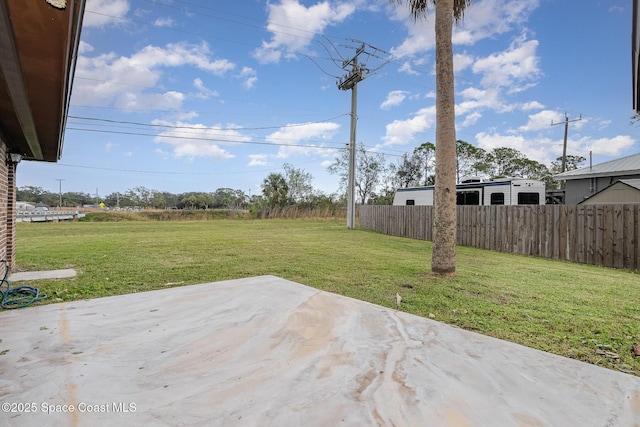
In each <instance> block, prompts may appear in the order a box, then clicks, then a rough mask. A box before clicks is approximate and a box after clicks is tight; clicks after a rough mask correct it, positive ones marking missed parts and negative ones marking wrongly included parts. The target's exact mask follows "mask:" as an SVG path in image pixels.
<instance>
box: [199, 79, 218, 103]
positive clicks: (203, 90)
mask: <svg viewBox="0 0 640 427" xmlns="http://www.w3.org/2000/svg"><path fill="white" fill-rule="evenodd" d="M193 87H195V88H196V89H197V90H198V91H197V92H196V93H195V94H194V95H193V96H195V97H196V98H199V99H209V98H211V97H217V96H219V95H220V94H219V93H218V92H217V91H215V90H211V89H209V88H208V87H206V86H205V85H204V82H203V81H202V79H201V78H196V79H194V80H193Z"/></svg>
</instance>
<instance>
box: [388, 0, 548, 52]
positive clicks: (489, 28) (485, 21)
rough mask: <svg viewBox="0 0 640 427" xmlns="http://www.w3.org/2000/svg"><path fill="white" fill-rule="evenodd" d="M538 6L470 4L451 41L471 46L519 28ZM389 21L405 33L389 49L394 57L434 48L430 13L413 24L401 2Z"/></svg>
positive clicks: (502, 0) (494, 0)
mask: <svg viewBox="0 0 640 427" xmlns="http://www.w3.org/2000/svg"><path fill="white" fill-rule="evenodd" d="M539 4H540V1H539V0H520V1H510V0H479V1H474V2H472V3H471V5H470V6H469V7H468V8H467V9H466V12H465V14H464V20H463V21H462V22H461V23H460V25H457V26H454V29H453V34H452V41H453V43H454V45H473V44H475V43H477V42H478V41H480V40H483V39H486V38H490V37H494V36H496V35H499V34H504V33H507V32H509V31H511V30H513V29H514V28H521V27H522V25H523V24H524V23H525V22H526V21H527V20H528V18H529V15H530V14H531V13H532V12H533V11H534V10H535V9H536V8H537V7H538V5H539ZM429 5H431V4H430V3H429ZM431 12H433V10H431ZM391 19H394V20H397V21H402V22H403V23H404V25H405V27H406V28H407V32H408V33H409V36H408V37H407V38H406V39H405V40H404V41H403V42H402V43H401V44H400V46H398V47H396V48H394V49H392V52H393V53H394V54H395V55H397V56H400V57H403V56H412V55H416V54H418V53H421V52H425V51H428V50H431V49H433V47H434V46H435V31H434V23H435V16H434V15H433V13H430V14H429V16H427V19H426V20H420V21H417V22H416V21H415V20H414V19H413V17H412V16H411V14H410V13H409V8H408V7H406V5H405V4H404V3H403V4H402V5H399V6H398V7H395V8H394V9H393V12H392V17H391Z"/></svg>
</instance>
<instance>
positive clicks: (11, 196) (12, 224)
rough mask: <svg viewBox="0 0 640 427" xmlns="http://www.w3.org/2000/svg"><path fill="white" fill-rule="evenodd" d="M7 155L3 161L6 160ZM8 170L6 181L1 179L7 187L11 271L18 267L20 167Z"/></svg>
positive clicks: (8, 244)
mask: <svg viewBox="0 0 640 427" xmlns="http://www.w3.org/2000/svg"><path fill="white" fill-rule="evenodd" d="M6 158H7V156H6V154H5V155H4V156H3V157H2V159H6ZM2 163H4V164H5V168H6V169H7V174H6V180H5V179H3V178H0V180H3V181H5V182H6V186H7V221H6V241H5V248H6V249H5V250H6V253H5V254H6V260H7V261H9V267H10V268H11V270H13V269H14V267H15V266H16V167H17V166H18V165H9V166H6V164H7V162H6V161H4V162H2Z"/></svg>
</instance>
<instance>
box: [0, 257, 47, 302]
mask: <svg viewBox="0 0 640 427" xmlns="http://www.w3.org/2000/svg"><path fill="white" fill-rule="evenodd" d="M0 262H4V266H5V270H4V276H3V277H2V281H1V282H0V293H1V294H2V300H1V301H0V307H2V308H4V309H5V310H8V309H13V308H23V307H28V306H30V305H31V304H33V303H34V302H36V301H40V300H43V299H45V298H46V297H47V296H46V295H45V294H42V295H41V294H40V291H39V290H38V288H32V287H31V286H20V287H19V288H13V289H11V284H10V283H9V281H8V280H7V276H9V262H8V261H7V260H4V259H3V260H1V261H0ZM5 283H6V286H7V289H6V290H4V286H5Z"/></svg>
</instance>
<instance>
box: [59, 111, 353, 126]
mask: <svg viewBox="0 0 640 427" xmlns="http://www.w3.org/2000/svg"><path fill="white" fill-rule="evenodd" d="M348 115H349V114H347V113H345V114H340V115H339V116H335V117H331V118H328V119H325V120H318V121H315V122H307V123H298V124H292V125H280V126H261V127H242V126H240V127H230V128H215V129H214V128H208V127H207V128H202V127H198V126H176V125H161V124H155V123H142V122H131V121H125V120H112V119H103V118H99V117H82V116H72V115H69V116H68V117H69V118H70V119H79V120H87V121H99V122H106V123H117V124H128V125H135V126H149V127H160V128H169V129H194V130H268V129H282V128H295V127H303V126H308V125H312V124H320V123H327V122H330V121H331V120H335V119H339V118H340V117H345V116H348Z"/></svg>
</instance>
